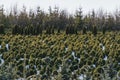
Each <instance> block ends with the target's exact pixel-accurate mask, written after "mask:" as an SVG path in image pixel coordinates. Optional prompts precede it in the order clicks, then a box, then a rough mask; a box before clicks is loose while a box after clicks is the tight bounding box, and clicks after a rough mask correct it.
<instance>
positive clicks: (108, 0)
mask: <svg viewBox="0 0 120 80" xmlns="http://www.w3.org/2000/svg"><path fill="white" fill-rule="evenodd" d="M2 4H3V5H4V8H5V10H9V9H10V8H11V7H13V6H14V5H15V4H17V5H18V9H21V8H22V6H23V5H25V6H26V7H27V10H29V9H30V8H32V9H36V7H37V6H40V7H41V9H43V10H45V11H48V8H49V6H51V7H52V8H53V7H54V6H55V5H56V6H59V8H60V9H66V10H67V11H68V12H70V13H74V12H75V10H76V9H78V8H79V7H80V6H81V7H82V8H83V11H84V12H88V11H90V10H92V9H95V10H98V9H99V8H102V9H103V10H104V11H106V10H107V11H108V12H113V11H115V9H116V8H119V7H120V0H0V5H2Z"/></svg>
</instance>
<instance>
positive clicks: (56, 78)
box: [0, 32, 120, 80]
mask: <svg viewBox="0 0 120 80" xmlns="http://www.w3.org/2000/svg"><path fill="white" fill-rule="evenodd" d="M0 68H1V72H0V75H1V76H0V77H1V78H2V76H3V75H5V77H4V78H9V79H10V80H13V79H18V78H27V79H28V78H30V77H32V76H34V77H37V78H40V79H41V80H73V79H75V80H83V79H84V80H118V79H120V32H106V33H105V34H104V35H103V34H102V33H101V32H99V33H98V34H97V35H96V36H94V35H93V34H92V33H91V32H88V33H87V34H84V35H83V34H81V33H79V34H68V35H66V34H64V33H62V34H50V35H48V34H41V35H37V36H30V35H10V34H5V35H4V34H3V35H0ZM2 80H3V79H2ZM5 80H7V79H5Z"/></svg>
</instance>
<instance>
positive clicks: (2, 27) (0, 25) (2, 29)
mask: <svg viewBox="0 0 120 80" xmlns="http://www.w3.org/2000/svg"><path fill="white" fill-rule="evenodd" d="M4 28H5V27H4V25H3V24H0V34H4Z"/></svg>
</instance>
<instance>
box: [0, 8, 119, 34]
mask: <svg viewBox="0 0 120 80" xmlns="http://www.w3.org/2000/svg"><path fill="white" fill-rule="evenodd" d="M0 24H3V25H4V26H5V28H6V29H12V33H13V34H32V35H37V34H40V33H42V31H44V30H45V31H46V33H47V34H51V33H54V30H57V31H58V33H60V30H65V31H66V34H77V31H80V30H83V33H86V30H88V31H93V30H94V26H96V29H97V30H100V31H103V33H105V31H106V30H120V12H119V10H116V13H115V14H107V13H104V11H103V10H99V11H98V12H95V11H94V10H92V11H91V12H90V13H88V14H83V11H82V8H79V9H78V10H76V13H75V14H74V15H71V14H69V13H67V11H66V10H60V9H59V7H56V6H55V8H54V9H52V8H51V7H49V12H48V13H46V12H45V11H43V10H41V9H40V7H37V10H36V12H35V11H33V10H32V9H30V11H29V12H27V11H26V7H25V6H23V9H22V11H20V12H19V11H18V10H17V6H15V7H14V8H13V9H12V10H11V11H10V13H7V14H5V13H4V7H3V6H1V7H0ZM14 25H15V26H14ZM0 33H2V32H1V31H0Z"/></svg>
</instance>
